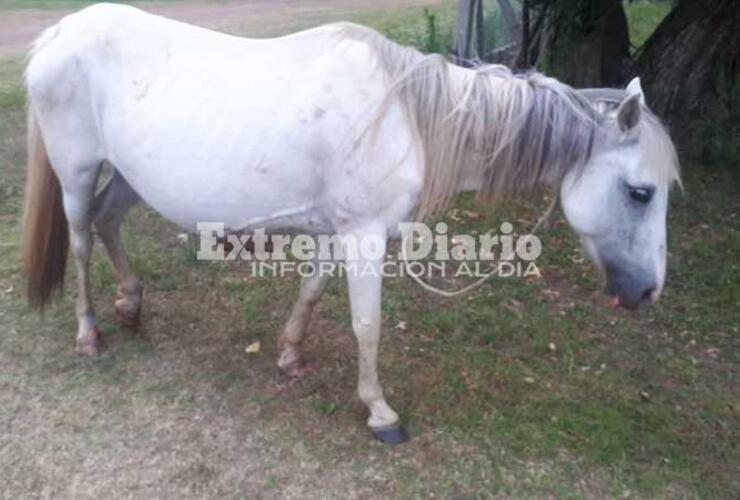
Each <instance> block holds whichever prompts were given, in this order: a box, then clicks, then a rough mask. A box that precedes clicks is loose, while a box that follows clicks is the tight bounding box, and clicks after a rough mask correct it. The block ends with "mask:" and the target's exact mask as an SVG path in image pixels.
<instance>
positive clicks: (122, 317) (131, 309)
mask: <svg viewBox="0 0 740 500" xmlns="http://www.w3.org/2000/svg"><path fill="white" fill-rule="evenodd" d="M115 309H116V318H118V321H119V322H120V323H121V324H122V325H123V326H125V327H127V328H134V329H135V328H138V327H139V322H140V320H141V306H140V305H134V304H132V303H131V301H129V300H127V299H118V300H117V301H116V304H115Z"/></svg>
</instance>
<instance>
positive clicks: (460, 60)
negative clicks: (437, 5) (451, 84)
mask: <svg viewBox="0 0 740 500" xmlns="http://www.w3.org/2000/svg"><path fill="white" fill-rule="evenodd" d="M482 3H483V0H458V2H457V32H456V35H455V48H454V61H455V64H459V65H460V66H474V65H475V64H476V63H477V62H478V61H480V60H481V59H482V57H483V53H484V49H483V5H482Z"/></svg>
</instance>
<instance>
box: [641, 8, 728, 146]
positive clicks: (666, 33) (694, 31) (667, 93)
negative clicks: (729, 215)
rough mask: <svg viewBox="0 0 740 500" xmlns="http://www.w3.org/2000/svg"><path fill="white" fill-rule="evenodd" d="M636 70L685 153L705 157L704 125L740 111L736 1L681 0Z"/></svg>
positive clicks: (650, 41) (648, 44) (647, 46)
mask: <svg viewBox="0 0 740 500" xmlns="http://www.w3.org/2000/svg"><path fill="white" fill-rule="evenodd" d="M637 68H638V70H639V74H640V77H641V79H642V82H643V88H644V89H645V92H646V94H647V101H648V105H649V106H650V108H651V109H653V110H654V111H655V112H656V113H657V114H658V115H660V116H661V117H663V118H664V119H666V120H667V121H668V122H669V123H670V125H671V129H672V135H673V137H674V141H676V142H677V143H678V144H679V146H683V147H682V149H683V151H684V152H686V153H689V154H690V155H691V156H697V155H700V154H701V152H702V144H705V143H706V142H707V139H708V138H707V137H705V136H706V134H705V133H703V132H704V131H706V130H708V128H707V127H706V126H704V125H706V123H708V122H709V121H712V122H716V120H717V119H721V118H722V116H723V115H724V116H725V117H726V116H727V113H728V109H729V108H731V107H732V106H733V105H734V106H736V107H737V100H736V99H735V100H734V101H733V98H732V94H733V92H737V87H738V85H740V82H739V81H738V78H739V77H740V5H738V2H737V0H679V2H678V4H677V5H676V7H675V8H674V9H673V10H672V11H671V12H670V13H669V14H668V16H666V18H665V19H664V20H663V22H662V23H661V24H660V25H659V26H658V27H657V28H656V30H655V32H654V33H653V34H652V36H650V38H649V39H648V40H647V42H645V45H644V46H643V47H642V49H641V51H640V53H639V54H638V57H637ZM734 113H740V110H737V109H735V110H734ZM718 115H719V117H718ZM735 118H737V115H735Z"/></svg>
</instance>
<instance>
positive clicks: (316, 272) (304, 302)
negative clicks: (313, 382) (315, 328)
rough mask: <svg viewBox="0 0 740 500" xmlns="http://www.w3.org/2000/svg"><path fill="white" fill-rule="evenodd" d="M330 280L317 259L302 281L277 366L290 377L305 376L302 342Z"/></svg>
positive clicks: (283, 337)
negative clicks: (314, 310) (312, 314)
mask: <svg viewBox="0 0 740 500" xmlns="http://www.w3.org/2000/svg"><path fill="white" fill-rule="evenodd" d="M330 277H331V274H330V273H328V272H322V270H321V268H320V262H319V261H318V260H314V261H313V272H312V273H311V274H310V275H309V276H305V277H304V278H303V279H302V280H301V288H300V291H299V292H298V300H296V302H295V305H294V306H293V310H292V311H291V313H290V318H289V319H288V322H287V323H286V324H285V328H284V329H283V331H282V333H281V334H280V336H279V337H278V348H279V349H280V357H279V358H278V367H279V368H280V369H281V370H283V371H284V372H285V373H287V374H288V375H290V376H291V377H300V376H302V375H303V374H304V373H305V367H306V364H305V361H304V359H303V354H302V353H301V343H302V342H303V339H304V338H305V336H306V329H307V327H308V322H309V320H310V319H311V313H312V312H313V309H314V307H315V306H316V303H317V302H318V301H319V299H320V298H321V295H323V293H324V290H325V289H326V285H327V283H328V282H329V278H330Z"/></svg>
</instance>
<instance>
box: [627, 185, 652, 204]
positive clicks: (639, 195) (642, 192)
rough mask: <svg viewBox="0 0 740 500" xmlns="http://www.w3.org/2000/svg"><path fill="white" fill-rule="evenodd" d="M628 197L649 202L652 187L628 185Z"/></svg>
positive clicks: (641, 201)
mask: <svg viewBox="0 0 740 500" xmlns="http://www.w3.org/2000/svg"><path fill="white" fill-rule="evenodd" d="M629 189H630V197H631V198H632V199H633V200H635V201H638V202H640V203H650V199H651V198H652V197H653V189H652V188H649V187H630V188H629Z"/></svg>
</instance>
